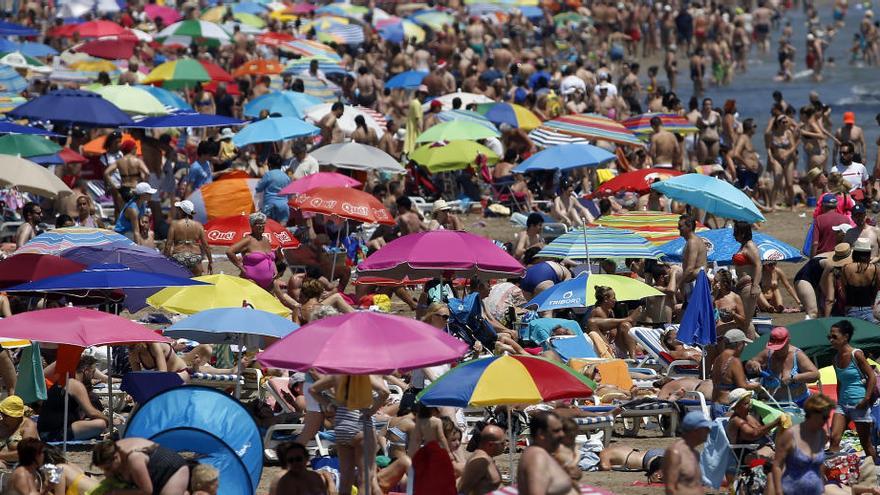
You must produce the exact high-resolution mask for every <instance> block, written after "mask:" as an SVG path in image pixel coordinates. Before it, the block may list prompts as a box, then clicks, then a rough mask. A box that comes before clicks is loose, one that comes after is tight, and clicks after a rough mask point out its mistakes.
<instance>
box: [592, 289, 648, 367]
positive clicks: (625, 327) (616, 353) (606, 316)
mask: <svg viewBox="0 0 880 495" xmlns="http://www.w3.org/2000/svg"><path fill="white" fill-rule="evenodd" d="M616 304H617V297H616V296H615V294H614V289H612V288H611V287H603V286H597V287H596V305H595V306H593V312H592V313H590V318H589V319H588V320H587V329H588V330H589V333H588V334H587V336H588V337H590V339H591V340H592V341H593V345H594V346H595V347H596V352H598V353H599V354H600V356H599V357H608V358H614V357H627V358H634V357H635V356H636V349H637V345H636V342H635V340H633V338H632V336H631V335H630V334H629V329H630V328H632V326H633V323H634V322H635V321H636V320H637V319H638V318H639V317H640V316H641V315H642V313H643V308H642V307H641V306H639V307H638V308H637V309H635V310H633V311H632V312H630V314H629V315H628V316H627V317H626V318H619V317H617V315H615V314H614V306H615V305H616ZM612 345H613V347H612ZM601 354H605V355H601Z"/></svg>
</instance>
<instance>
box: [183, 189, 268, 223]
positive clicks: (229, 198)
mask: <svg viewBox="0 0 880 495" xmlns="http://www.w3.org/2000/svg"><path fill="white" fill-rule="evenodd" d="M257 182H258V181H257V179H235V178H225V179H222V180H215V181H214V182H212V183H210V184H205V185H204V186H202V187H200V188H199V189H198V190H196V191H194V192H193V193H192V194H190V196H189V197H188V198H186V199H188V200H190V201H192V202H193V205H195V207H196V210H195V218H196V220H198V221H199V222H202V223H206V222H208V221H209V220H213V219H215V218H221V217H229V216H232V215H250V214H251V213H253V212H255V211H257V206H256V205H257V202H256V201H255V199H254V198H255V196H256V191H255V188H256V186H257Z"/></svg>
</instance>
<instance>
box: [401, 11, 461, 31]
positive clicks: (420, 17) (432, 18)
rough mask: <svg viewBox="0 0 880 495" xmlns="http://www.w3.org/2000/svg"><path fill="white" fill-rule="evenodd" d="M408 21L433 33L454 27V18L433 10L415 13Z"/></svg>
mask: <svg viewBox="0 0 880 495" xmlns="http://www.w3.org/2000/svg"><path fill="white" fill-rule="evenodd" d="M409 19H410V20H411V21H413V22H415V23H416V24H418V25H420V26H424V27H427V28H430V29H431V30H433V31H443V29H444V28H445V27H446V26H454V25H455V18H454V17H452V15H451V14H448V13H446V12H441V11H439V10H433V9H426V10H422V11H419V12H416V13H414V14H412V15H411V16H409Z"/></svg>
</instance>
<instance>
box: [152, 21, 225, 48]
mask: <svg viewBox="0 0 880 495" xmlns="http://www.w3.org/2000/svg"><path fill="white" fill-rule="evenodd" d="M168 38H170V39H173V40H174V41H175V42H178V43H186V42H187V41H189V43H192V42H193V41H197V42H202V43H207V44H209V45H212V46H219V45H226V44H229V43H232V37H231V36H230V35H229V33H227V32H226V30H225V29H223V26H221V25H219V24H215V23H213V22H207V21H197V20H187V21H180V22H175V23H174V24H172V25H170V26H168V27H167V28H165V29H163V30H162V31H161V32H160V33H159V34H157V35H156V39H157V40H159V41H163V42H164V41H165V40H166V39H168Z"/></svg>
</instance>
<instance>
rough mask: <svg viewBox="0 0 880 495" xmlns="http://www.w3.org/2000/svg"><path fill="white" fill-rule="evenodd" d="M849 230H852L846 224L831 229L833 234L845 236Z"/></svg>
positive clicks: (850, 226)
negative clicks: (838, 233) (840, 233)
mask: <svg viewBox="0 0 880 495" xmlns="http://www.w3.org/2000/svg"><path fill="white" fill-rule="evenodd" d="M851 228H852V225H850V224H848V223H842V224H840V225H835V226H834V227H831V230H833V231H835V232H842V233H844V234H846V233H847V232H849V229H851Z"/></svg>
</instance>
